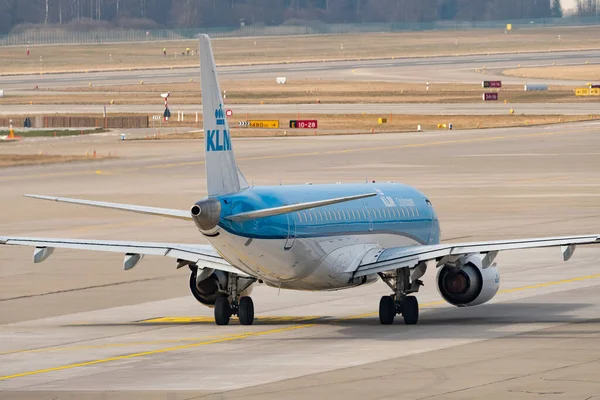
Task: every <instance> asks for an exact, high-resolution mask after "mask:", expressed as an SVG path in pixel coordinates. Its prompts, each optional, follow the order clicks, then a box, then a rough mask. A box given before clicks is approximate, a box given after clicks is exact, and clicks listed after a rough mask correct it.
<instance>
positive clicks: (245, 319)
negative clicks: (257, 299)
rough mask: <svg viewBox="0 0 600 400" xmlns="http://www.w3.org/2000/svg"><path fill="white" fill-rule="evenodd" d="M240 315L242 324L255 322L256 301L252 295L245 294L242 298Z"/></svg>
mask: <svg viewBox="0 0 600 400" xmlns="http://www.w3.org/2000/svg"><path fill="white" fill-rule="evenodd" d="M238 317H239V319H240V324H242V325H252V323H253V322H254V302H253V301H252V298H251V297H248V296H244V297H242V298H241V299H240V306H239V309H238Z"/></svg>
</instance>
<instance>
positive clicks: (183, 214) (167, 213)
mask: <svg viewBox="0 0 600 400" xmlns="http://www.w3.org/2000/svg"><path fill="white" fill-rule="evenodd" d="M24 196H25V197H31V198H32V199H40V200H50V201H56V202H59V203H70V204H80V205H83V206H90V207H100V208H110V209H113V210H121V211H129V212H133V213H138V214H150V215H158V216H161V217H167V218H175V219H183V220H191V219H192V215H191V214H190V212H189V211H185V210H172V209H170V208H156V207H145V206H136V205H131V204H117V203H106V202H103V201H92V200H79V199H68V198H64V197H52V196H38V195H35V194H26V195H24Z"/></svg>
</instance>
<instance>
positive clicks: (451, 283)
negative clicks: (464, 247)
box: [437, 254, 500, 307]
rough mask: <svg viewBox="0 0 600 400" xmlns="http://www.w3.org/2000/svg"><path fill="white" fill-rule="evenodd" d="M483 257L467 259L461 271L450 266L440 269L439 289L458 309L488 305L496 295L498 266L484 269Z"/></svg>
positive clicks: (498, 274) (477, 256) (498, 281)
mask: <svg viewBox="0 0 600 400" xmlns="http://www.w3.org/2000/svg"><path fill="white" fill-rule="evenodd" d="M483 257H484V256H483V255H480V254H479V255H472V256H469V257H467V259H466V260H465V262H464V266H463V267H462V268H461V269H459V270H456V269H455V268H454V267H452V266H449V265H444V266H443V267H441V268H440V270H439V271H438V275H437V287H438V291H439V293H440V295H441V296H442V297H443V298H444V300H446V301H447V302H448V303H450V304H452V305H455V306H458V307H471V306H477V305H480V304H484V303H487V302H488V301H490V300H491V299H492V298H493V297H494V296H495V295H496V293H497V292H498V288H499V287H500V273H499V271H498V268H497V267H496V264H492V265H490V266H489V267H487V268H483V266H482V265H483V263H482V260H483Z"/></svg>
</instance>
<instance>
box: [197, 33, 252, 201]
mask: <svg viewBox="0 0 600 400" xmlns="http://www.w3.org/2000/svg"><path fill="white" fill-rule="evenodd" d="M200 78H201V81H202V109H203V118H204V150H205V155H206V183H207V190H208V195H209V196H218V195H224V194H230V193H237V192H239V191H241V190H243V189H245V188H247V187H248V182H247V181H246V178H244V175H243V174H242V173H241V171H240V170H239V168H238V166H237V164H236V162H235V156H234V154H233V147H232V146H231V131H230V130H229V124H228V123H227V118H226V115H225V111H224V110H223V97H222V95H221V88H220V87H219V81H218V79H217V70H216V65H215V58H214V56H213V51H212V46H211V44H210V38H209V37H208V35H200Z"/></svg>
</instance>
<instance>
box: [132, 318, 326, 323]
mask: <svg viewBox="0 0 600 400" xmlns="http://www.w3.org/2000/svg"><path fill="white" fill-rule="evenodd" d="M322 318H323V317H320V316H305V317H296V316H278V317H256V318H255V319H254V320H255V322H256V323H270V322H306V321H314V320H317V319H322ZM214 322H215V319H214V317H208V316H206V317H185V316H181V317H159V318H152V319H145V320H142V321H139V322H138V323H140V324H194V323H210V324H214Z"/></svg>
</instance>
